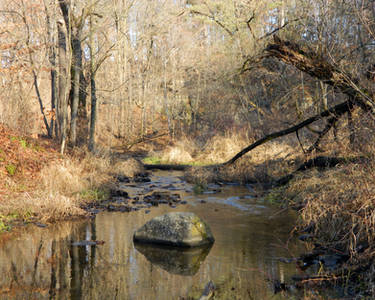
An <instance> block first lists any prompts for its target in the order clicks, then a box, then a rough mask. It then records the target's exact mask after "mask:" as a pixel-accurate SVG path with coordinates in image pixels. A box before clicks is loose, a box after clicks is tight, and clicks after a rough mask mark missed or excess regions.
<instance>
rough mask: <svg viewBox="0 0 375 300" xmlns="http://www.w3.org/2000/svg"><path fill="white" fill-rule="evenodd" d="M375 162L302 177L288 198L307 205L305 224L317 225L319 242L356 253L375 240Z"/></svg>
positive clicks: (304, 210)
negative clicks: (359, 247) (362, 245)
mask: <svg viewBox="0 0 375 300" xmlns="http://www.w3.org/2000/svg"><path fill="white" fill-rule="evenodd" d="M374 167H375V163H373V162H372V163H366V164H351V165H347V166H339V167H337V168H335V169H332V170H328V171H325V172H319V171H317V170H313V171H310V172H308V173H306V174H302V175H300V176H299V177H298V178H296V179H295V180H293V182H292V183H291V184H290V185H289V187H288V188H287V189H286V191H285V192H286V194H285V196H286V197H287V198H289V199H293V201H294V202H297V203H303V204H304V208H303V209H302V210H301V221H302V224H303V225H307V224H315V226H314V228H315V229H314V230H315V232H314V233H315V236H316V237H317V238H318V242H320V243H322V244H324V245H327V246H330V247H335V248H338V249H341V250H342V251H345V252H348V253H352V254H355V253H356V249H357V247H358V245H359V244H361V243H363V242H368V243H370V244H372V243H373V242H372V241H373V240H374V238H375V171H374Z"/></svg>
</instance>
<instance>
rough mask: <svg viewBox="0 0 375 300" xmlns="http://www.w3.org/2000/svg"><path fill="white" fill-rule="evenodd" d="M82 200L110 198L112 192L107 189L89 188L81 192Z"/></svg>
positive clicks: (93, 200)
mask: <svg viewBox="0 0 375 300" xmlns="http://www.w3.org/2000/svg"><path fill="white" fill-rule="evenodd" d="M79 196H80V198H81V199H82V200H85V201H91V202H100V201H103V200H107V199H109V198H110V192H109V190H107V189H95V188H94V189H88V190H84V191H82V192H80V193H79Z"/></svg>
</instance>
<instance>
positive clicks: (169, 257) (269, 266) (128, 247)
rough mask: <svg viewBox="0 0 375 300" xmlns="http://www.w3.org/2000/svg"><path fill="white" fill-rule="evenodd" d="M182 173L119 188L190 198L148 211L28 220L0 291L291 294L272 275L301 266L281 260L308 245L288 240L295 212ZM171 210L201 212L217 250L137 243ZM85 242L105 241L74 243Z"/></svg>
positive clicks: (1, 254)
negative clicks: (199, 184)
mask: <svg viewBox="0 0 375 300" xmlns="http://www.w3.org/2000/svg"><path fill="white" fill-rule="evenodd" d="M179 175H181V174H180V173H168V172H156V173H154V175H153V177H152V182H150V183H143V184H140V185H137V186H136V187H129V186H125V185H124V186H123V187H124V188H127V189H128V191H129V192H130V194H131V196H136V195H138V196H140V197H142V195H144V194H146V193H148V192H152V190H155V189H158V190H164V191H167V190H169V191H172V192H173V193H176V192H178V193H180V194H181V196H182V198H183V200H186V201H187V204H186V205H178V206H177V207H176V208H171V207H169V206H167V205H160V206H159V207H152V208H150V209H149V210H150V212H149V213H148V212H147V213H146V209H142V210H139V211H136V212H131V213H119V212H112V213H111V212H102V213H99V214H98V215H97V216H96V218H95V219H90V220H81V221H74V222H72V221H71V222H64V223H60V224H57V225H54V226H49V227H48V228H39V227H36V226H34V225H31V226H28V227H27V228H25V229H23V230H22V231H21V232H19V233H18V234H17V235H15V236H14V235H13V236H11V238H10V239H9V240H7V241H5V239H4V238H3V241H2V242H1V246H0V272H1V274H2V275H3V276H1V278H0V297H1V299H161V300H164V299H197V298H199V296H200V294H201V293H202V291H203V289H204V286H205V285H206V284H207V283H208V282H209V281H210V280H212V281H213V282H214V284H215V285H216V287H217V292H216V295H215V299H289V297H288V296H287V295H283V294H281V293H280V294H277V295H274V289H273V284H272V283H271V282H270V279H272V280H275V279H277V280H280V281H281V282H283V281H285V280H288V279H289V278H290V276H292V275H294V274H296V273H297V270H296V266H295V264H285V263H283V262H281V261H280V260H279V258H280V257H292V256H295V255H298V254H299V253H300V252H301V251H302V245H301V244H300V243H298V242H297V241H295V240H293V239H291V238H290V231H291V229H292V228H293V225H294V222H295V215H294V214H293V212H288V211H284V212H280V210H279V209H278V208H277V207H273V206H270V205H267V204H265V203H262V201H261V200H260V199H256V198H253V197H251V193H250V192H251V191H250V190H249V188H246V187H240V186H225V187H215V186H212V187H211V189H210V191H208V192H207V193H206V194H202V195H194V194H193V193H192V192H191V191H192V187H191V186H190V185H188V184H186V183H185V182H184V181H183V180H182V179H180V178H179V177H178V176H179ZM219 189H220V190H221V191H218V190H219ZM202 200H203V201H202ZM202 202H204V203H202ZM170 211H190V212H195V213H196V214H197V215H199V216H200V217H201V218H202V219H204V220H205V221H206V222H207V223H208V224H209V226H210V227H211V230H212V232H213V234H214V237H215V239H216V241H215V243H214V244H213V246H212V248H208V249H193V250H191V251H186V252H180V251H177V250H175V249H170V248H168V249H166V248H162V249H158V248H148V247H139V246H137V247H135V246H134V244H133V240H132V236H133V232H134V231H135V230H136V229H137V228H138V227H140V226H141V225H143V224H144V223H145V222H147V221H148V220H150V219H151V218H153V217H155V216H158V215H161V214H163V213H167V212H170ZM81 240H102V241H104V242H105V243H104V244H103V245H97V246H95V247H93V246H84V247H74V246H72V242H76V241H81Z"/></svg>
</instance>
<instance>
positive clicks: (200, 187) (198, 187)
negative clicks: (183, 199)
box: [193, 183, 207, 194]
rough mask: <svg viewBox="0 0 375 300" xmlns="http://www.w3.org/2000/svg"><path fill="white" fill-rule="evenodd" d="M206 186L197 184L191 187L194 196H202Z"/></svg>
mask: <svg viewBox="0 0 375 300" xmlns="http://www.w3.org/2000/svg"><path fill="white" fill-rule="evenodd" d="M206 188H207V186H206V185H205V184H204V183H197V184H195V185H194V187H193V191H194V194H203V192H204V191H205V190H206Z"/></svg>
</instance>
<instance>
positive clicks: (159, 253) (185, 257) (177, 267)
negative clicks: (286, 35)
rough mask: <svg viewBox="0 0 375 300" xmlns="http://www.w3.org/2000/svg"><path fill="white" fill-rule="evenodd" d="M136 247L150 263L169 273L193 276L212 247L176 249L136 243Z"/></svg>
mask: <svg viewBox="0 0 375 300" xmlns="http://www.w3.org/2000/svg"><path fill="white" fill-rule="evenodd" d="M134 247H135V249H137V250H138V251H139V252H140V253H142V254H143V255H144V256H145V257H146V258H147V260H148V261H149V262H151V263H152V264H153V265H156V266H158V267H160V268H162V269H164V270H166V271H167V272H168V273H171V274H175V275H184V276H193V275H194V274H196V273H197V272H198V270H199V267H200V266H201V264H202V262H203V261H204V260H205V258H206V257H207V255H208V253H209V252H210V250H211V247H212V245H207V246H203V247H194V248H175V247H168V246H158V245H149V244H140V243H134Z"/></svg>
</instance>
